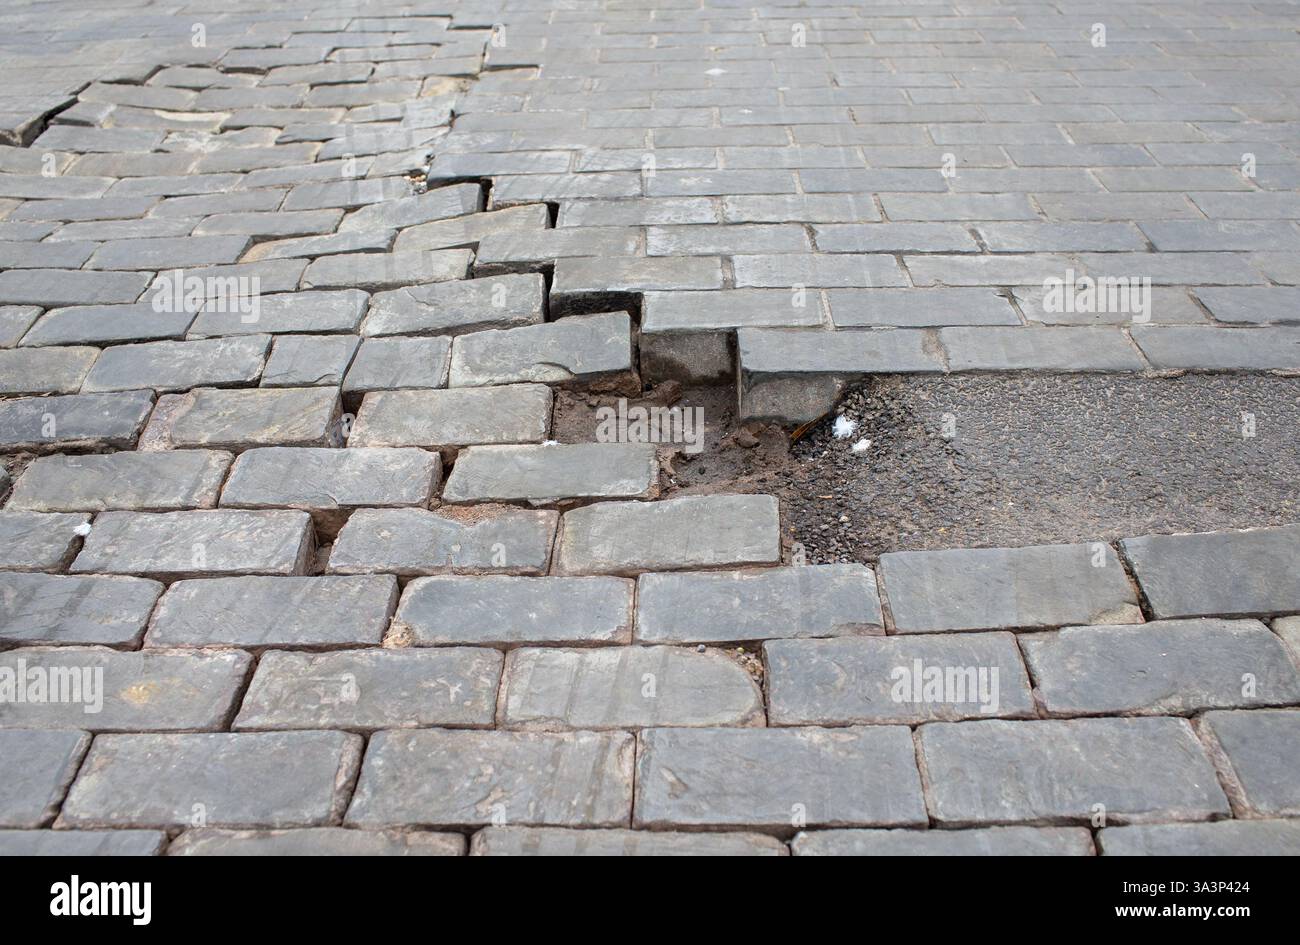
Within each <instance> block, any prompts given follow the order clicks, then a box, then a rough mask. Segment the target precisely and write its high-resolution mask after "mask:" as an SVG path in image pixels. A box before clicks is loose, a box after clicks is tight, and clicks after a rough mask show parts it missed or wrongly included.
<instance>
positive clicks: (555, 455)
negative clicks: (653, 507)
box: [442, 443, 659, 505]
mask: <svg viewBox="0 0 1300 945" xmlns="http://www.w3.org/2000/svg"><path fill="white" fill-rule="evenodd" d="M658 490H659V462H658V459H657V458H656V456H655V447H654V446H653V445H652V444H646V443H571V444H553V445H541V446H530V445H525V446H471V447H468V448H466V449H465V450H462V451H461V453H460V454H459V456H458V457H457V459H456V466H455V468H454V469H453V470H452V473H451V475H450V476H449V477H448V478H447V485H446V488H444V489H443V493H442V497H443V501H445V502H453V503H466V502H520V501H523V502H527V503H529V504H531V505H550V504H553V503H557V502H566V501H572V500H576V499H635V498H650V497H653V496H654V495H655V494H656V493H657V492H658Z"/></svg>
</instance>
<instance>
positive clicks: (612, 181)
mask: <svg viewBox="0 0 1300 945" xmlns="http://www.w3.org/2000/svg"><path fill="white" fill-rule="evenodd" d="M641 193H642V189H641V175H640V174H636V173H633V172H627V173H622V172H618V171H615V172H612V173H594V172H593V173H590V174H517V175H513V176H510V177H499V178H497V179H496V180H495V181H494V182H493V187H492V207H493V209H499V208H501V207H508V206H513V205H515V204H521V203H537V202H538V201H547V202H551V203H559V202H560V201H564V200H571V199H577V198H583V197H598V198H602V199H607V200H614V199H623V198H625V197H640V196H641Z"/></svg>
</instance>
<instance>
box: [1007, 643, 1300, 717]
mask: <svg viewBox="0 0 1300 945" xmlns="http://www.w3.org/2000/svg"><path fill="white" fill-rule="evenodd" d="M1020 645H1021V648H1022V649H1023V651H1024V654H1025V660H1026V662H1027V663H1028V665H1029V668H1030V670H1031V671H1032V672H1033V674H1034V681H1035V685H1036V686H1037V689H1038V693H1039V697H1040V699H1041V700H1042V702H1043V703H1044V705H1045V707H1046V709H1047V711H1048V712H1049V713H1050V714H1052V715H1102V714H1108V715H1109V714H1118V713H1138V714H1164V715H1186V714H1188V713H1191V712H1198V711H1201V710H1203V709H1220V708H1237V707H1241V708H1249V707H1255V706H1262V705H1279V704H1286V703H1294V702H1300V672H1298V671H1297V668H1296V665H1295V664H1294V663H1293V662H1292V661H1291V659H1290V657H1289V656H1288V655H1287V652H1286V648H1285V647H1284V646H1283V645H1282V641H1281V640H1279V639H1278V638H1277V637H1276V636H1275V635H1274V634H1272V633H1270V632H1269V630H1268V629H1267V628H1266V627H1265V626H1264V625H1263V624H1261V623H1258V622H1256V621H1254V620H1170V621H1156V622H1154V623H1148V624H1143V625H1142V626H1140V627H1067V628H1066V629H1064V630H1061V631H1060V632H1058V633H1046V634H1031V635H1027V636H1024V637H1022V638H1021V644H1020Z"/></svg>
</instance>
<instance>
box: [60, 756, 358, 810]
mask: <svg viewBox="0 0 1300 945" xmlns="http://www.w3.org/2000/svg"><path fill="white" fill-rule="evenodd" d="M361 749H362V746H361V737H360V736H359V735H350V734H347V733H345V732H266V733H260V732H259V733H253V732H238V733H234V734H231V733H229V732H199V733H193V734H180V735H102V736H100V737H99V738H97V739H96V740H95V744H94V746H93V747H92V748H91V750H90V754H89V755H88V756H87V758H86V761H85V763H84V764H83V765H82V768H81V772H80V774H79V775H78V777H77V780H76V782H75V783H74V784H73V786H72V789H71V790H70V791H69V792H68V799H67V801H65V802H64V805H63V810H62V813H61V814H60V823H61V824H62V825H66V826H69V827H111V826H137V827H144V826H149V827H181V826H193V825H194V824H195V818H196V817H200V818H202V820H201V822H202V823H204V824H207V825H210V826H214V827H293V826H303V827H308V826H315V825H318V824H327V823H337V822H338V820H339V817H340V816H341V815H342V813H343V808H344V806H345V804H346V802H347V786H348V784H349V783H351V780H352V778H353V777H355V773H356V770H357V764H358V763H359V761H360V757H361Z"/></svg>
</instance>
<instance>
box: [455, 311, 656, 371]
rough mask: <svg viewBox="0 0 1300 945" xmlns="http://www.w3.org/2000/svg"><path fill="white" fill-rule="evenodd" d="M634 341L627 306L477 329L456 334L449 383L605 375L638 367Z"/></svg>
mask: <svg viewBox="0 0 1300 945" xmlns="http://www.w3.org/2000/svg"><path fill="white" fill-rule="evenodd" d="M631 347H632V346H631V319H630V318H629V316H628V315H627V313H625V312H608V313H605V314H601V315H575V316H572V317H569V318H564V319H561V320H559V321H556V322H547V323H543V324H539V325H529V326H525V327H522V328H511V329H505V330H496V329H493V330H489V331H481V332H474V333H472V334H468V335H460V336H458V337H457V338H456V339H455V343H454V344H453V346H452V360H451V375H450V380H449V383H450V385H451V386H452V387H483V386H489V385H494V384H509V383H518V382H526V381H540V382H550V383H567V382H574V383H579V382H581V383H587V382H592V381H599V380H601V379H603V378H606V377H609V376H610V375H617V374H621V373H623V372H627V371H630V370H631V369H632V350H631Z"/></svg>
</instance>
